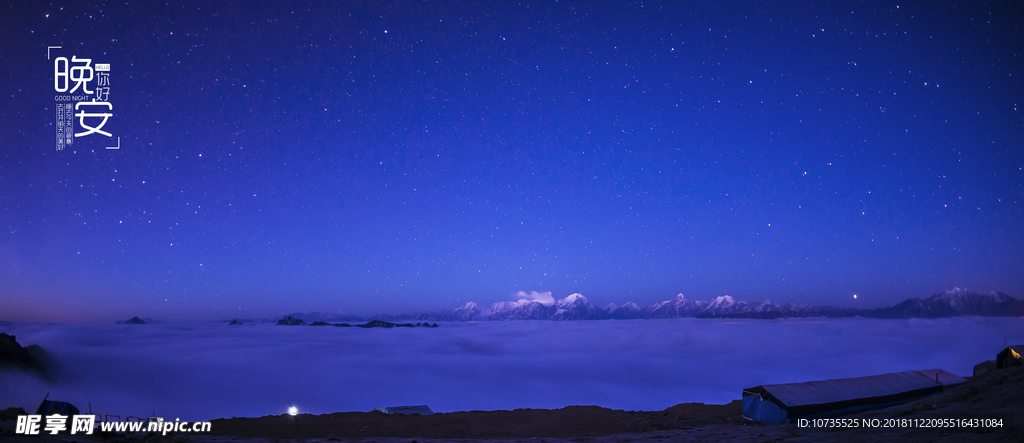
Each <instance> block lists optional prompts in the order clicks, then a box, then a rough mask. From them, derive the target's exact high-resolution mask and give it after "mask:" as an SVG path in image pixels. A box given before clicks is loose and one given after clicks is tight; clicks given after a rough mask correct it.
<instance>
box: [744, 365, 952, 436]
mask: <svg viewBox="0 0 1024 443" xmlns="http://www.w3.org/2000/svg"><path fill="white" fill-rule="evenodd" d="M965 381H967V380H965V379H964V378H963V377H960V376H959V375H956V374H953V373H951V372H949V371H945V370H942V369H927V370H922V371H907V372H894V373H891V374H881V375H871V376H867V377H856V378H842V379H835V380H821V381H810V382H804V383H785V384H778V385H761V386H756V387H753V388H749V389H744V390H743V416H744V417H746V418H748V419H751V420H756V421H758V422H760V423H765V424H785V423H787V422H789V421H790V420H793V419H796V418H812V417H824V416H834V415H842V414H847V413H852V412H859V411H864V410H868V409H874V408H879V407H885V406H889V405H892V404H895V403H900V402H904V401H908V400H912V399H915V398H919V397H923V396H925V395H928V394H931V393H934V392H938V391H941V390H942V388H943V387H944V386H949V385H955V384H958V383H963V382H965Z"/></svg>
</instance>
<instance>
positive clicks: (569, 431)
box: [0, 366, 1024, 443]
mask: <svg viewBox="0 0 1024 443" xmlns="http://www.w3.org/2000/svg"><path fill="white" fill-rule="evenodd" d="M1022 398H1024V367H1019V366H1018V367H1013V368H1009V369H1003V370H997V371H993V372H990V373H987V374H984V375H980V376H977V377H973V378H971V379H969V380H968V382H967V383H964V384H962V385H958V386H954V387H952V388H949V389H947V390H946V391H944V392H942V393H938V394H934V395H932V396H929V397H926V398H923V399H920V400H917V401H915V402H911V403H905V404H902V405H898V406H894V407H891V408H888V409H882V410H877V411H871V412H867V413H863V414H857V415H854V416H849V417H852V418H856V419H858V420H860V419H881V420H884V419H893V418H899V419H929V418H952V419H969V418H980V419H989V418H997V419H1002V420H1003V426H1002V427H1001V428H966V429H921V428H915V429H901V430H865V429H847V430H836V431H812V430H807V429H800V428H798V427H796V426H792V425H790V426H782V425H759V424H757V423H753V422H750V421H747V420H745V419H743V418H742V417H741V416H740V405H739V401H735V402H732V403H730V404H727V405H704V404H700V403H684V404H680V405H676V406H673V407H671V408H668V409H666V410H664V411H653V412H651V411H648V412H644V411H621V410H612V409H605V408H600V407H596V406H570V407H566V408H562V409H555V410H546V409H517V410H513V411H471V412H451V413H444V414H434V415H429V416H416V415H414V416H401V415H385V414H383V413H379V412H343V413H334V414H324V415H308V414H300V415H298V416H295V417H292V416H288V415H277V416H268V417H259V418H230V419H218V420H213V425H212V429H213V435H185V434H176V435H166V436H162V435H156V434H153V435H128V436H125V435H111V436H105V437H104V436H92V437H87V438H82V437H80V436H75V438H72V437H71V436H57V437H50V436H43V437H24V436H14V435H13V433H12V431H13V429H14V421H13V419H12V418H8V419H5V420H0V437H2V438H3V439H4V441H6V442H18V443H21V442H24V443H32V442H46V441H60V442H71V441H77V442H90V441H95V442H105V441H110V442H126V443H127V442H194V443H219V442H224V443H227V442H240V443H270V442H275V441H301V442H308V443H326V442H365V443H369V442H380V443H397V442H404V443H409V442H417V443H436V442H450V441H459V442H491V443H505V442H548V443H556V442H558V443H568V442H579V443H587V442H590V443H612V442H658V441H666V442H668V441H678V442H709V443H714V442H726V441H729V442H819V441H825V442H876V441H885V442H900V443H912V442H1019V441H1021V435H1024V422H1021V423H1017V422H1018V421H1021V420H1024V401H1021V399H1022Z"/></svg>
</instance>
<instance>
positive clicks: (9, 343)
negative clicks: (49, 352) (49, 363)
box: [0, 333, 46, 375]
mask: <svg viewBox="0 0 1024 443" xmlns="http://www.w3.org/2000/svg"><path fill="white" fill-rule="evenodd" d="M33 354H35V355H33ZM45 355H46V351H44V350H43V348H41V347H39V346H37V345H30V346H27V347H22V346H21V344H19V343H18V340H16V339H15V337H14V336H13V335H7V334H4V333H0V369H2V368H16V369H21V370H23V371H28V372H34V373H36V374H39V375H44V374H45V373H46V369H45V368H44V367H43V365H42V363H40V361H39V359H37V358H36V356H39V357H41V358H44V359H45Z"/></svg>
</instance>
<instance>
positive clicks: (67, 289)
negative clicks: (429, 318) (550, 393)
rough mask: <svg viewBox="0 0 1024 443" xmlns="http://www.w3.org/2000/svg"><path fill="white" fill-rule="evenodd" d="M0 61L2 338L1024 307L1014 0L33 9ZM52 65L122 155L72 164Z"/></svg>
mask: <svg viewBox="0 0 1024 443" xmlns="http://www.w3.org/2000/svg"><path fill="white" fill-rule="evenodd" d="M0 42H2V45H0V66H3V68H2V69H0V92H2V94H0V320H10V321H37V320H42V321H61V322H63V321H68V322H81V321H104V322H106V321H113V320H123V319H126V318H129V317H131V316H134V315H138V316H141V317H152V318H156V319H162V320H176V319H203V320H207V319H227V318H234V317H240V318H259V317H264V316H266V317H275V316H280V315H283V314H285V313H289V312H296V311H301V312H308V311H344V312H350V313H354V314H360V315H373V314H377V313H400V312H410V311H416V310H434V309H443V308H452V307H457V306H459V305H462V304H464V303H466V302H467V301H476V302H478V303H488V302H494V301H503V300H511V299H514V298H515V294H516V293H517V292H518V291H541V292H545V291H550V292H552V294H553V295H554V296H555V297H559V298H561V297H565V296H567V295H569V294H571V293H573V292H580V293H582V294H584V295H585V296H586V297H587V298H588V299H590V300H591V301H592V302H594V303H595V304H598V305H603V304H607V303H611V302H615V303H618V304H622V303H625V302H627V301H634V302H637V303H641V304H648V303H652V302H656V301H661V300H666V299H670V298H672V297H674V296H675V295H676V294H677V293H683V294H685V295H686V296H687V297H688V298H694V299H707V298H711V297H716V296H720V295H731V296H733V297H734V298H736V299H737V300H746V301H753V300H756V299H762V298H770V299H772V300H774V301H782V302H790V301H792V302H808V303H814V304H830V305H836V306H859V307H878V306H886V305H891V304H893V303H896V302H899V301H901V300H903V299H905V298H909V297H927V296H929V295H931V294H933V293H937V292H940V291H943V290H946V289H949V288H952V287H954V286H959V287H969V288H973V289H976V290H979V291H989V290H1000V291H1003V292H1006V293H1008V294H1010V295H1014V296H1016V297H1018V298H1020V297H1021V296H1024V83H1022V77H1024V4H1022V3H1021V2H1019V1H997V2H989V3H982V2H977V1H975V2H948V1H927V2H925V1H922V2H915V3H911V2H891V1H890V2H871V1H867V2H854V1H840V2H823V1H822V2H782V1H779V2H753V1H712V2H691V1H667V2H656V1H655V2H641V3H624V2H623V3H620V2H599V3H589V2H577V1H568V2H567V1H557V2H556V1H553V0H552V1H539V2H504V3H501V2H489V1H484V2H468V1H452V2H446V1H401V2H377V1H372V2H355V1H352V2H315V3H304V2H207V1H186V2H171V3H169V4H166V5H164V4H156V3H155V2H141V3H140V4H124V3H102V2H100V3H85V2H54V3H44V2H35V1H13V2H7V4H6V5H5V6H2V7H0ZM48 46H61V48H57V49H52V50H51V51H50V54H49V55H48V53H47V52H48V49H47V47H48ZM58 56H64V57H66V58H68V59H71V58H72V57H73V56H75V57H78V58H83V57H85V58H90V59H91V60H92V62H93V63H109V64H110V65H111V68H110V71H109V103H111V104H112V106H113V107H112V109H111V111H110V112H111V113H112V114H113V116H112V117H110V119H109V121H108V122H107V124H106V125H105V127H104V130H105V131H108V132H110V133H112V137H111V138H107V137H105V136H103V135H100V134H90V135H88V136H84V137H81V138H76V139H75V140H74V142H73V144H72V145H69V146H65V147H64V149H63V150H60V151H58V150H57V149H56V147H57V146H56V143H55V139H56V137H55V131H56V129H55V121H56V114H55V112H56V111H55V108H56V105H57V102H56V101H55V95H59V94H60V93H58V92H55V83H54V82H55V78H54V77H55V74H54V69H55V68H54V66H55V65H54V59H55V58H56V57H58ZM48 57H49V59H48ZM97 81H98V80H94V81H93V83H92V84H91V85H87V86H90V89H91V88H93V87H96V86H97V84H96V82H97ZM93 122H95V120H94V121H93ZM76 124H77V119H76ZM80 130H81V128H80V127H78V128H76V131H80ZM118 137H119V138H120V142H119V143H120V149H118V150H110V149H105V147H107V146H114V145H115V144H116V143H117V142H116V139H117V138H118ZM853 294H858V298H857V299H856V300H854V299H853Z"/></svg>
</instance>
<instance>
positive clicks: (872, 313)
mask: <svg viewBox="0 0 1024 443" xmlns="http://www.w3.org/2000/svg"><path fill="white" fill-rule="evenodd" d="M291 315H292V316H293V317H295V318H300V319H303V320H306V321H307V322H308V321H311V320H312V321H319V320H322V319H324V318H327V317H328V315H325V314H324V313H309V314H301V313H295V314H291ZM963 315H980V316H986V317H1002V316H1024V300H1018V299H1016V298H1013V297H1011V296H1009V295H1006V294H1004V293H1002V292H989V293H978V292H975V291H973V290H970V289H961V288H954V289H951V290H949V291H945V292H942V293H939V294H935V295H933V296H931V297H928V298H926V299H920V298H912V299H908V300H905V301H903V302H901V303H899V304H896V305H894V306H891V307H888V308H878V309H852V308H836V307H832V306H815V305H810V304H806V303H776V302H773V301H769V300H758V301H754V302H745V301H737V300H735V299H733V298H732V297H730V296H728V295H723V296H721V297H716V298H712V299H710V300H691V299H688V298H686V297H685V296H683V294H679V295H677V296H676V297H675V298H674V299H672V300H666V301H663V302H658V303H654V304H652V305H648V306H641V305H638V304H636V303H633V302H629V303H626V304H624V305H622V306H616V305H614V304H612V305H608V306H606V307H603V308H602V307H598V306H596V305H594V304H593V303H591V302H590V301H589V300H587V298H586V297H584V296H583V295H582V294H572V295H570V296H568V297H565V298H562V299H554V298H551V297H547V298H546V299H539V300H538V299H529V298H522V299H520V300H516V301H504V302H498V303H493V304H491V305H490V306H480V305H478V304H476V303H473V302H469V303H466V304H465V305H463V306H461V307H458V308H454V309H444V310H440V311H434V312H418V313H411V314H400V315H383V314H382V315H377V316H374V317H372V318H370V319H361V318H357V317H355V316H351V315H348V314H346V315H345V319H346V320H349V321H352V320H355V321H360V320H384V321H392V322H393V321H432V322H437V321H442V322H443V321H483V320H603V319H636V318H679V317H697V318H762V319H771V318H784V317H855V316H860V317H872V318H911V317H920V318H939V317H956V316H963ZM307 317H308V318H307Z"/></svg>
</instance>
